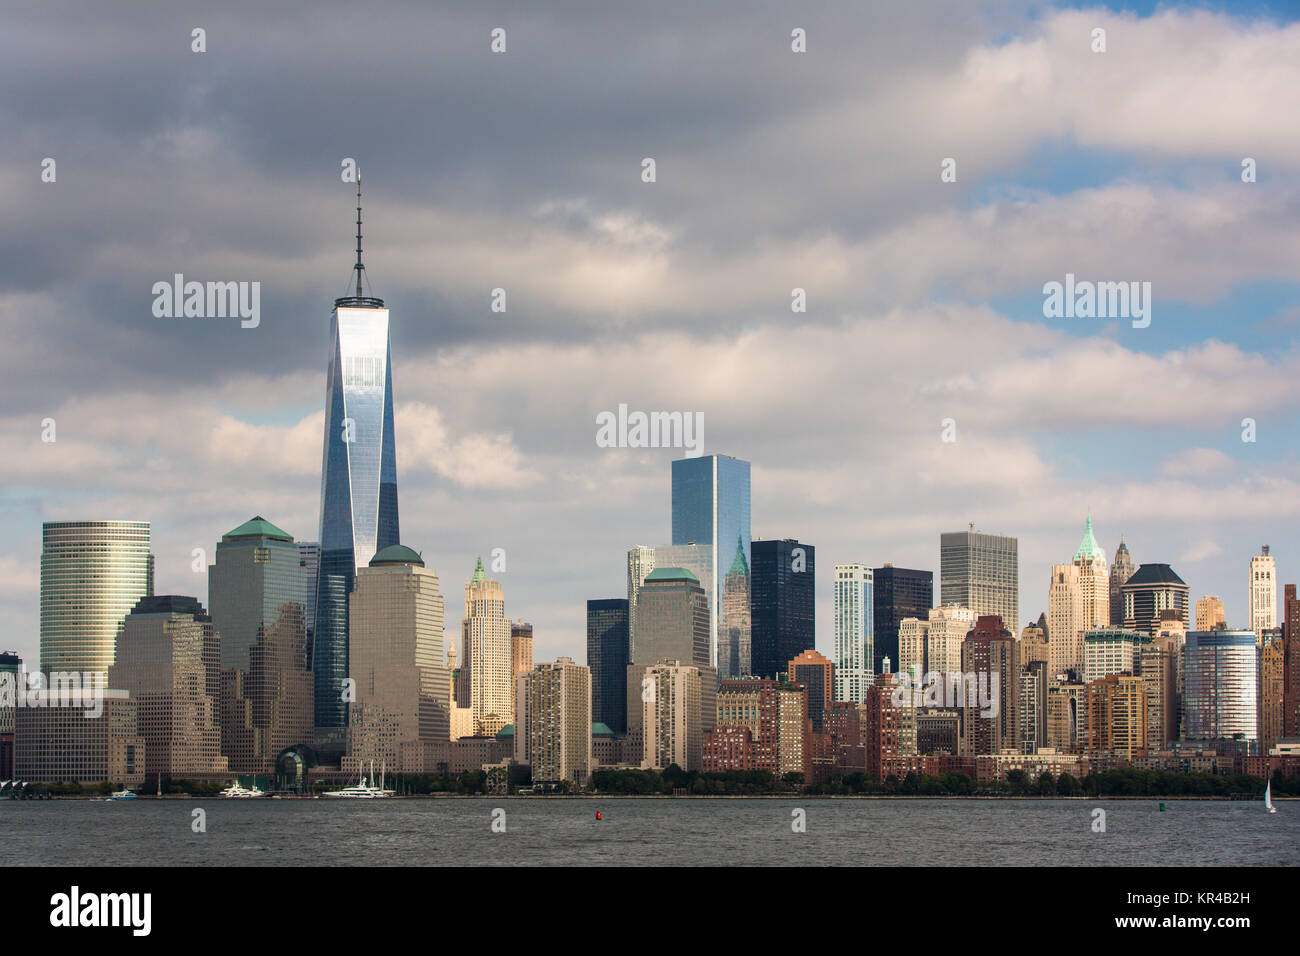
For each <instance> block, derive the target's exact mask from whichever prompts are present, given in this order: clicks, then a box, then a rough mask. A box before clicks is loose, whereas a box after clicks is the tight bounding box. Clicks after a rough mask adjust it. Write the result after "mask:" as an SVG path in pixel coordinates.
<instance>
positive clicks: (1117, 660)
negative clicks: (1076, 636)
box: [1081, 627, 1151, 684]
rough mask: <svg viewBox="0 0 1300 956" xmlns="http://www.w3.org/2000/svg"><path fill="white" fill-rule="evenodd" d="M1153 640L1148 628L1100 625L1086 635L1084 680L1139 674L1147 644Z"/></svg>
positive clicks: (1086, 632) (1090, 680)
mask: <svg viewBox="0 0 1300 956" xmlns="http://www.w3.org/2000/svg"><path fill="white" fill-rule="evenodd" d="M1150 642H1151V635H1150V634H1148V633H1146V632H1145V631H1126V630H1124V629H1123V628H1118V627H1105V628H1099V629H1097V630H1095V631H1085V632H1084V634H1083V668H1082V670H1081V673H1082V674H1083V682H1084V683H1085V684H1091V683H1092V682H1093V681H1095V680H1100V679H1101V678H1103V677H1105V676H1106V675H1107V674H1129V675H1132V674H1136V673H1137V662H1138V658H1139V656H1140V653H1141V647H1142V645H1143V644H1149V643H1150Z"/></svg>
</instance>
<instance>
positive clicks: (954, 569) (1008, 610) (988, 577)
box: [939, 527, 1020, 624]
mask: <svg viewBox="0 0 1300 956" xmlns="http://www.w3.org/2000/svg"><path fill="white" fill-rule="evenodd" d="M1019 548H1020V545H1019V542H1018V541H1017V540H1016V539H1015V538H1012V537H1008V536H1005V535H999V534H985V533H984V532H981V531H976V530H974V527H972V528H971V530H969V531H953V532H946V533H944V534H942V535H940V537H939V603H940V604H959V605H961V606H962V607H968V608H970V609H971V611H972V612H974V614H975V616H976V617H983V616H986V615H996V616H998V617H1001V618H1002V620H1003V621H1011V622H1012V623H1013V624H1015V623H1017V622H1019V620H1020V600H1019V594H1020V558H1019V553H1020V551H1019Z"/></svg>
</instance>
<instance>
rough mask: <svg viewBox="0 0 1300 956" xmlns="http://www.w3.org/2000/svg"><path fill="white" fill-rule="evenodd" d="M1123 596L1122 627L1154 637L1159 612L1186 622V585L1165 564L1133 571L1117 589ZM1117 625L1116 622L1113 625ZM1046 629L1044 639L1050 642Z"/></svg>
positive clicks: (1159, 618)
mask: <svg viewBox="0 0 1300 956" xmlns="http://www.w3.org/2000/svg"><path fill="white" fill-rule="evenodd" d="M1121 590H1122V592H1123V596H1124V624H1123V626H1124V627H1125V628H1127V629H1128V630H1134V629H1137V630H1139V631H1146V632H1147V633H1148V634H1152V635H1154V634H1155V633H1156V630H1157V629H1158V628H1159V627H1160V621H1161V612H1163V611H1174V612H1175V614H1176V617H1177V620H1179V621H1182V622H1183V623H1184V624H1186V623H1187V593H1188V592H1187V585H1186V584H1185V583H1184V582H1183V579H1182V578H1180V577H1179V576H1178V575H1177V574H1175V573H1174V569H1173V568H1171V567H1170V566H1169V565H1167V564H1144V565H1142V566H1141V567H1140V568H1138V569H1137V570H1136V571H1135V572H1133V576H1132V577H1131V578H1129V579H1128V580H1127V581H1125V582H1124V586H1123V588H1122V589H1121ZM1115 623H1116V625H1117V626H1118V623H1119V622H1115ZM1051 637H1052V635H1051V633H1050V630H1049V634H1048V639H1049V641H1050V640H1051Z"/></svg>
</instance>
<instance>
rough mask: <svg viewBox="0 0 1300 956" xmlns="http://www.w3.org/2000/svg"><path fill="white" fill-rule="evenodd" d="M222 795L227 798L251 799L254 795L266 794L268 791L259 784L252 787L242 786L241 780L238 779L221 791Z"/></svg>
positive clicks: (262, 795) (261, 795)
mask: <svg viewBox="0 0 1300 956" xmlns="http://www.w3.org/2000/svg"><path fill="white" fill-rule="evenodd" d="M221 796H222V797H224V798H226V799H227V800H250V799H252V798H254V797H264V796H266V791H265V790H262V789H261V788H260V787H258V785H257V784H253V786H252V787H251V788H249V787H241V786H240V785H239V781H238V780H236V781H234V782H233V783H231V785H230V786H228V787H227V788H226V789H225V790H222V791H221Z"/></svg>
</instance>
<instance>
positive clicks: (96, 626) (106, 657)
mask: <svg viewBox="0 0 1300 956" xmlns="http://www.w3.org/2000/svg"><path fill="white" fill-rule="evenodd" d="M152 594H153V558H152V556H151V555H150V554H149V522H147V521H47V522H45V524H44V525H43V526H42V529H41V661H40V669H41V670H43V671H46V672H51V671H83V672H84V671H107V670H108V667H109V665H110V664H112V663H113V656H114V647H115V644H116V641H117V632H118V627H119V626H120V625H121V623H122V621H123V619H124V618H125V617H126V616H127V614H129V613H130V612H131V609H132V608H133V607H135V605H136V602H137V601H139V600H140V599H141V598H142V597H147V596H149V595H152Z"/></svg>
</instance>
